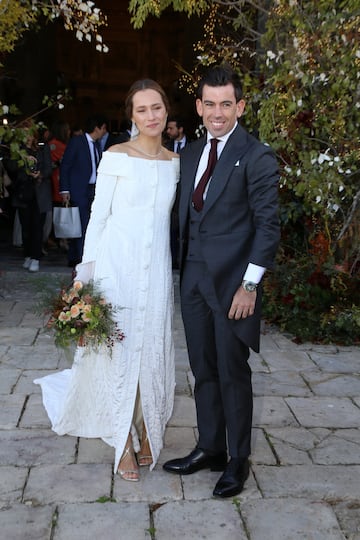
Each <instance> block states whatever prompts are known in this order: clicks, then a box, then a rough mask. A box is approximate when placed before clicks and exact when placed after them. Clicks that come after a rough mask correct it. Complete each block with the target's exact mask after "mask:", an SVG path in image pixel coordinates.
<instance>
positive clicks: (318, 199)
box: [315, 195, 321, 204]
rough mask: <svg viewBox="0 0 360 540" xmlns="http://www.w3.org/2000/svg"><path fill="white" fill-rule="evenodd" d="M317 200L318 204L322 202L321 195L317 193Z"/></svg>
mask: <svg viewBox="0 0 360 540" xmlns="http://www.w3.org/2000/svg"><path fill="white" fill-rule="evenodd" d="M315 202H316V204H319V203H320V202H321V197H320V195H317V196H316V199H315Z"/></svg>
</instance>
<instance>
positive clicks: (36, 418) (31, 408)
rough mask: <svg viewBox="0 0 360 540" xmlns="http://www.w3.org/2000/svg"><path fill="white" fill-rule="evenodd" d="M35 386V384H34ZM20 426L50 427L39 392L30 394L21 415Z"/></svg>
mask: <svg viewBox="0 0 360 540" xmlns="http://www.w3.org/2000/svg"><path fill="white" fill-rule="evenodd" d="M34 386H35V385H34ZM19 426H20V427H21V428H25V429H28V428H38V429H40V428H46V427H48V428H50V427H51V423H50V420H49V417H48V415H47V414H46V411H45V408H44V405H43V402H42V396H41V394H32V395H31V396H29V399H28V401H27V404H26V409H25V411H24V414H23V415H22V417H21V420H20V424H19Z"/></svg>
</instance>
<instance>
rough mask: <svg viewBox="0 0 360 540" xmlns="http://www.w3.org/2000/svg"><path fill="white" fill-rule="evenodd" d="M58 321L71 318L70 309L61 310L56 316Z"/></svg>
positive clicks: (65, 320)
mask: <svg viewBox="0 0 360 540" xmlns="http://www.w3.org/2000/svg"><path fill="white" fill-rule="evenodd" d="M58 319H59V321H62V322H67V321H70V319H71V313H70V311H62V312H61V313H60V315H59V317H58Z"/></svg>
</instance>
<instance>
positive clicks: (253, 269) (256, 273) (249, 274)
mask: <svg viewBox="0 0 360 540" xmlns="http://www.w3.org/2000/svg"><path fill="white" fill-rule="evenodd" d="M265 271H266V268H264V267H263V266H258V265H257V264H253V263H249V264H248V267H247V269H246V272H245V274H244V277H243V279H246V280H247V281H252V282H253V283H260V281H261V279H262V277H263V275H264V274H265Z"/></svg>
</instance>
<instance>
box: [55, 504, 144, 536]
mask: <svg viewBox="0 0 360 540" xmlns="http://www.w3.org/2000/svg"><path fill="white" fill-rule="evenodd" d="M149 518H150V512H149V507H148V505H147V504H145V503H131V504H129V503H112V502H107V503H93V504H88V503H84V504H71V505H70V504H67V505H60V506H59V508H58V518H57V523H56V527H55V532H54V537H53V540H75V539H76V540H96V539H99V540H102V539H104V540H105V539H106V540H121V539H122V538H123V539H124V540H125V539H126V540H145V539H146V538H148V539H150V535H149V533H148V532H147V531H149V527H150V519H149Z"/></svg>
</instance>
